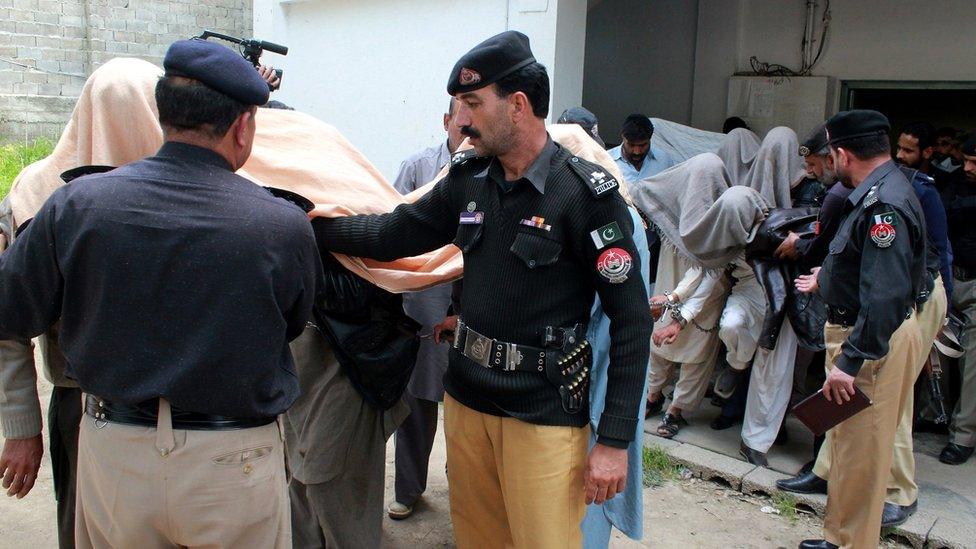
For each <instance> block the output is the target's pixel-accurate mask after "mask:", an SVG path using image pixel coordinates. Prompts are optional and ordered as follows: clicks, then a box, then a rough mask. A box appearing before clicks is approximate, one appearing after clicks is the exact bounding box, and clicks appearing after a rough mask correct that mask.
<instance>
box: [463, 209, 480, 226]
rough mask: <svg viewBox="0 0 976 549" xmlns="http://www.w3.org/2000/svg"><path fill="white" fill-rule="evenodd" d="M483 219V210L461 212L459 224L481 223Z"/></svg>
mask: <svg viewBox="0 0 976 549" xmlns="http://www.w3.org/2000/svg"><path fill="white" fill-rule="evenodd" d="M484 220H485V212H461V220H460V221H459V223H460V224H461V225H481V224H482V223H483V222H484Z"/></svg>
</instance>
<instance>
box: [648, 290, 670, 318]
mask: <svg viewBox="0 0 976 549" xmlns="http://www.w3.org/2000/svg"><path fill="white" fill-rule="evenodd" d="M667 302H668V298H667V296H663V295H656V296H654V297H652V298H650V299H648V300H647V303H648V305H650V306H651V318H652V319H653V320H654V322H657V321H658V320H659V319H660V318H661V315H663V314H664V305H665V304H666V303H667Z"/></svg>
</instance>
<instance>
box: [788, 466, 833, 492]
mask: <svg viewBox="0 0 976 549" xmlns="http://www.w3.org/2000/svg"><path fill="white" fill-rule="evenodd" d="M776 487H777V488H779V489H780V490H783V491H786V492H795V493H797V494H826V493H827V481H826V480H824V479H822V478H820V477H818V476H817V475H815V474H813V471H810V472H807V473H800V474H799V475H797V476H795V477H793V478H787V479H783V480H777V481H776Z"/></svg>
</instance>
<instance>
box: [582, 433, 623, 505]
mask: <svg viewBox="0 0 976 549" xmlns="http://www.w3.org/2000/svg"><path fill="white" fill-rule="evenodd" d="M626 486H627V449H626V448H611V447H610V446H606V445H604V444H600V443H597V444H596V445H595V446H593V449H592V450H590V457H589V458H588V459H587V462H586V471H584V472H583V493H584V494H585V495H586V504H587V505H589V504H591V503H596V504H597V505H602V504H603V502H604V501H607V500H608V499H613V496H615V495H617V494H619V493H620V492H623V491H624V488H625V487H626Z"/></svg>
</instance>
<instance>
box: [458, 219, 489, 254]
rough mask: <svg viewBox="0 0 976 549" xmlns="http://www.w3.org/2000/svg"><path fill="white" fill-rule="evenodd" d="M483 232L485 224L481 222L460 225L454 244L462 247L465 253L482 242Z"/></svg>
mask: <svg viewBox="0 0 976 549" xmlns="http://www.w3.org/2000/svg"><path fill="white" fill-rule="evenodd" d="M483 232H484V225H483V224H481V223H478V224H463V225H458V230H457V234H456V235H455V236H454V245H455V246H457V247H458V248H460V249H461V251H462V252H463V253H469V252H470V251H471V250H473V249H475V248H476V247H477V246H478V244H479V243H480V242H481V234H482V233H483Z"/></svg>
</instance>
